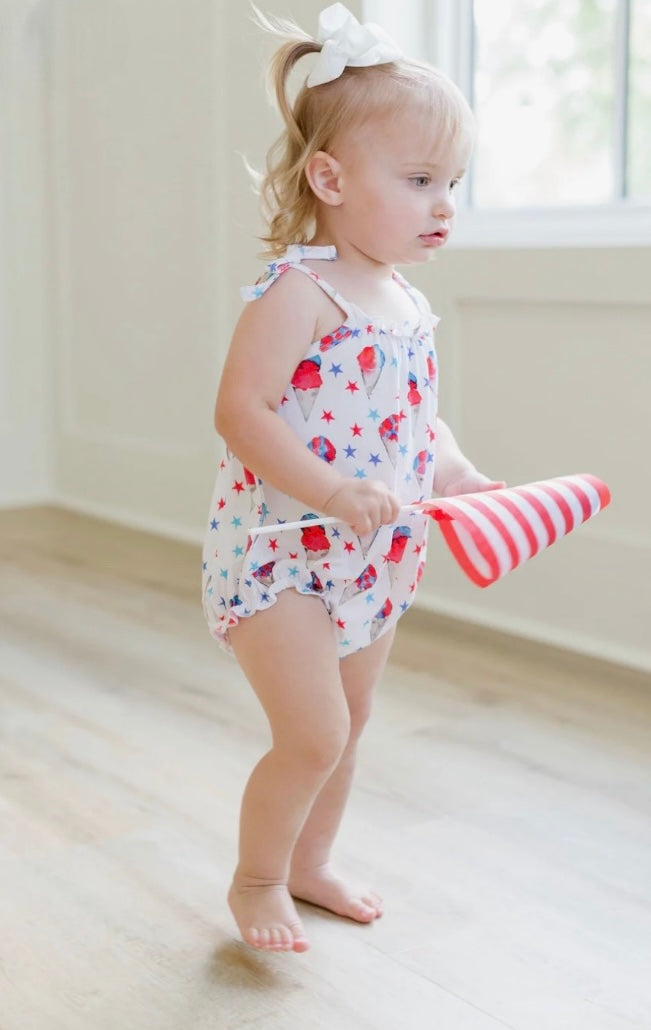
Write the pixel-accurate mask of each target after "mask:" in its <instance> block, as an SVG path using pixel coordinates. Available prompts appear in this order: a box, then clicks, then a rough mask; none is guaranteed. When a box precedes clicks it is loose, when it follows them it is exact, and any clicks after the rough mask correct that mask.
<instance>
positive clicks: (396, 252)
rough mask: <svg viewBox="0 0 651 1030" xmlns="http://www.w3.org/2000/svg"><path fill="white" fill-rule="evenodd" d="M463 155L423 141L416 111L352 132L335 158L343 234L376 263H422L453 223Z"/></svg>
mask: <svg viewBox="0 0 651 1030" xmlns="http://www.w3.org/2000/svg"><path fill="white" fill-rule="evenodd" d="M468 157H469V154H468V153H467V151H466V152H465V153H461V154H460V153H458V152H457V153H455V152H454V149H450V148H449V147H445V146H442V145H441V143H440V142H439V141H437V140H432V139H431V138H428V137H427V135H426V134H425V133H424V132H423V119H422V116H419V115H418V114H416V113H412V114H409V113H405V116H404V117H401V118H400V119H395V120H394V121H392V122H390V123H389V124H388V125H386V124H384V125H382V126H381V127H380V128H378V126H377V125H375V126H372V125H371V126H369V128H368V130H367V131H362V132H361V133H358V134H356V136H355V138H354V139H351V140H350V141H348V142H344V143H343V144H342V148H341V156H340V158H339V161H340V164H341V175H342V178H341V183H342V204H341V207H340V213H341V215H342V216H343V217H342V218H341V223H342V225H343V233H344V235H345V236H346V238H347V239H348V241H349V242H350V243H351V244H352V245H353V246H354V247H355V248H356V249H358V250H359V251H361V252H362V253H363V254H365V255H366V256H368V257H369V258H371V259H372V260H374V261H378V262H380V263H382V264H388V265H393V264H411V263H414V262H417V261H427V260H428V259H429V258H430V257H431V256H432V254H434V253H435V252H436V251H437V250H438V249H439V248H440V247H442V246H443V245H444V244H445V242H446V239H447V236H448V233H449V232H450V230H451V228H452V225H453V222H454V215H455V210H456V205H455V198H454V193H453V191H454V188H455V186H456V184H457V182H458V180H459V178H460V177H461V176H462V175H463V173H464V171H465V163H466V162H467V160H468Z"/></svg>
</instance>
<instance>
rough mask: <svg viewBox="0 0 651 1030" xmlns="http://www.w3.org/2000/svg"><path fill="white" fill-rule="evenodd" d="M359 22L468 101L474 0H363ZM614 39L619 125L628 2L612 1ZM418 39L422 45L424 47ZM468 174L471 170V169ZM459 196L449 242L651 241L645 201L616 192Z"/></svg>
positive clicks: (618, 174) (620, 139)
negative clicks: (518, 202) (511, 201)
mask: <svg viewBox="0 0 651 1030" xmlns="http://www.w3.org/2000/svg"><path fill="white" fill-rule="evenodd" d="M362 7H363V17H364V20H365V21H375V22H378V23H379V24H381V25H382V26H383V27H384V28H385V29H386V30H387V32H389V33H390V34H391V35H393V36H395V37H396V39H397V41H398V42H401V43H402V45H403V46H404V47H405V50H406V51H407V52H408V53H411V54H414V56H416V57H421V58H425V59H426V60H429V61H431V62H432V64H435V65H437V67H439V68H441V69H442V70H443V71H445V72H446V73H447V74H448V75H449V76H450V77H451V78H452V79H453V80H454V81H455V82H456V83H457V84H458V85H459V87H460V88H461V89H462V91H463V93H464V95H465V96H467V97H468V98H469V99H470V100H472V83H473V27H472V0H400V3H399V4H396V3H395V0H363V4H362ZM616 17H617V21H616V41H615V60H616V68H615V75H616V81H615V96H616V100H615V103H616V119H615V120H616V122H617V121H621V124H622V125H624V124H625V121H626V119H625V114H626V102H627V86H628V25H629V18H630V0H618V8H617V16H616ZM423 41H426V42H425V45H423ZM626 149H627V148H626V139H625V133H624V132H623V131H621V132H618V133H617V135H616V138H615V139H614V140H613V166H614V172H615V188H616V190H617V191H618V192H623V190H624V187H625V166H626ZM469 174H470V175H472V169H471V171H470V173H469ZM457 196H458V200H459V203H458V213H457V223H456V226H455V230H454V233H453V234H452V236H451V238H450V242H449V243H448V247H460V248H461V247H463V248H469V249H470V248H472V249H475V248H500V249H501V248H551V247H585V246H592V247H594V246H600V247H625V246H632V247H636V246H647V247H648V246H651V203H650V202H648V201H640V200H636V199H634V198H629V197H621V198H620V199H617V200H613V201H610V202H606V203H603V204H598V205H590V206H583V205H581V206H575V205H567V206H563V207H550V206H546V207H518V208H484V207H472V206H470V205H469V204H468V196H469V183H468V182H467V181H466V182H464V183H462V185H461V187H460V189H459V192H458V194H457Z"/></svg>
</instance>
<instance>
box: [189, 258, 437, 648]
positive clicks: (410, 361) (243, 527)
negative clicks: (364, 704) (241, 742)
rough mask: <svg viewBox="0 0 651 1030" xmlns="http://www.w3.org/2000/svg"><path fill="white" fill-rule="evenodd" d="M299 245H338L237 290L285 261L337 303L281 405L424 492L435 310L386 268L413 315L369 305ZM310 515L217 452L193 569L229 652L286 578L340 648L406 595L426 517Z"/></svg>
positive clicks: (309, 435) (357, 464)
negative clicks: (326, 623) (373, 522)
mask: <svg viewBox="0 0 651 1030" xmlns="http://www.w3.org/2000/svg"><path fill="white" fill-rule="evenodd" d="M304 258H307V259H309V260H315V259H322V260H324V261H335V260H336V258H337V253H336V250H335V248H334V247H310V246H299V245H296V246H292V247H290V248H289V249H288V251H287V252H286V254H285V255H283V257H282V258H279V259H277V260H276V261H274V262H271V263H270V264H269V265H268V266H267V270H266V272H265V273H264V275H263V276H262V278H261V279H260V280H258V282H257V283H256V285H255V286H251V287H244V288H243V289H242V295H243V297H244V299H245V300H254V299H255V298H257V297H261V296H262V294H263V293H265V292H266V290H268V289H269V288H270V287H271V286H273V284H274V283H275V282H276V280H277V279H278V278H279V277H280V276H281V275H283V274H284V272H286V271H287V270H288V269H289V268H294V269H297V270H299V271H301V272H303V273H305V274H306V275H309V277H310V278H311V279H312V280H313V281H314V282H315V283H316V284H317V285H318V286H320V287H321V289H322V290H324V292H325V293H327V294H328V296H329V297H331V298H332V300H333V301H334V303H335V304H337V306H338V307H339V308H341V310H342V311H343V312H345V321H344V322H343V323H342V324H341V325H340V326H339V327H338V328H337V329H335V330H334V331H333V332H332V333H329V334H328V335H327V336H324V337H323V338H322V339H320V340H315V341H314V342H313V343H312V344H310V346H309V347H308V349H307V351H306V352H305V356H304V358H303V359H302V360H301V361H300V362H299V364H298V365H297V367H296V370H295V372H294V374H293V376H292V378H291V380H290V382H288V384H287V389H286V390H285V394H284V396H283V399H282V402H281V404H280V406H279V408H278V412H277V413H278V416H279V417H280V418H282V419H283V420H284V421H285V422H287V424H288V425H289V426H291V428H292V429H293V431H294V432H295V433H296V435H297V436H298V437H300V439H301V440H303V442H304V443H305V446H306V447H309V449H310V450H311V451H312V452H313V453H314V454H315V455H317V456H318V457H319V458H320V459H321V460H322V461H326V462H328V463H329V464H331V465H332V466H333V467H334V468H335V469H337V471H338V472H340V473H341V474H342V475H344V476H349V477H351V478H356V479H366V478H369V479H380V480H383V481H384V482H385V483H386V484H387V486H388V487H389V488H390V489H391V490H392V491H394V492H395V493H396V494H397V495H398V497H399V498H400V499H401V501H402V503H403V504H405V505H407V504H411V503H413V502H415V501H419V500H423V499H425V498H429V497H431V496H432V484H433V480H434V469H435V432H436V410H437V364H436V352H435V348H434V329H435V326H436V324H437V322H438V319H437V318H436V316H435V315H433V314H432V312H431V310H430V307H429V304H428V303H427V301H426V299H425V298H424V297H423V295H422V294H421V293H420V292H419V291H418V290H416V289H414V288H413V287H412V286H410V284H409V283H407V282H406V281H405V280H404V279H403V278H402V276H400V275H399V274H398V273H397V272H396V273H394V279H395V280H396V282H398V283H399V284H400V285H401V286H402V287H403V288H404V289H405V290H406V291H407V293H408V294H409V296H410V297H411V299H412V300H413V302H414V319H413V322H405V323H404V324H396V323H393V324H387V323H383V322H382V321H381V320H379V319H377V318H372V317H371V316H369V315H368V314H366V313H365V312H364V311H361V310H360V309H359V308H358V307H357V306H356V305H355V304H352V303H351V302H350V301H348V300H346V299H345V298H344V297H342V296H341V295H340V294H339V292H338V291H337V290H335V289H334V288H333V287H332V286H331V285H330V284H329V283H328V282H326V281H325V280H324V279H322V278H321V276H320V275H317V274H316V273H315V272H313V271H312V270H311V269H310V268H308V267H307V266H306V265H303V264H302V263H301V262H302V260H303V259H304ZM252 374H254V373H253V372H252ZM315 517H318V516H317V513H316V512H311V511H310V510H309V509H307V508H306V507H305V506H304V505H302V504H301V503H300V502H299V501H296V500H295V499H294V498H292V497H289V496H287V494H284V493H281V492H280V491H279V490H276V489H275V487H273V486H272V485H271V484H270V483H266V482H263V481H262V480H261V479H259V478H258V477H257V476H256V475H255V473H254V472H253V471H250V470H249V469H247V468H245V467H244V466H243V465H242V463H241V462H240V461H238V459H237V458H236V457H235V456H234V455H232V454H230V453H229V452H227V455H226V457H225V459H224V460H223V461H222V462H221V464H220V466H219V471H218V474H217V481H216V484H215V488H214V493H213V497H212V501H211V505H210V513H209V518H208V525H207V529H206V536H205V543H204V549H203V576H202V601H203V610H204V614H205V617H206V620H207V622H208V627H209V629H210V632H211V634H212V635H213V636H214V637H215V638H216V640H217V641H218V642H219V643H220V644H221V645H222V646H223V647H224V648H225V649H226V650H227V651H229V652H230V651H231V647H230V644H229V641H228V629H229V627H230V626H234V625H236V624H237V622H238V620H239V619H241V618H245V617H248V616H250V615H253V614H254V613H255V612H258V611H261V610H263V609H265V608H268V607H270V605H273V604H274V603H275V600H276V597H277V595H278V593H279V592H280V591H281V590H285V589H286V588H288V587H291V588H293V589H294V590H297V591H298V592H299V593H301V594H309V595H312V596H317V597H320V598H321V600H322V601H323V604H324V605H325V607H326V609H327V611H328V612H329V614H330V618H331V620H332V622H333V624H334V626H335V630H336V634H337V638H338V652H339V656H340V657H341V658H344V657H346V655H349V654H352V653H353V652H355V651H358V650H360V649H361V648H363V647H367V646H368V645H369V644H371V643H372V642H373V641H374V640H375V639H377V638H378V637H379V636H380V635H381V634H382V633H384V632H386V631H387V630H388V629H389V628H390V627H392V626H393V625H394V624H395V623H396V622H397V620H398V619H399V618H400V616H401V615H402V614H403V612H405V611H406V610H407V608H408V607H409V606H410V604H411V603H412V601H413V599H414V595H415V591H416V586H417V583H418V581H419V580H420V577H421V575H422V571H423V567H424V563H425V554H426V543H427V530H428V525H429V521H430V520H429V518H428V517H427V516H423V515H421V514H403V515H401V516H399V518H398V520H397V522H396V523H394V524H393V525H389V526H381V527H380V529H379V530H377V532H375V533H372V534H369V535H367V536H366V537H361V538H360V537H358V536H357V535H356V534H355V533H353V531H352V530H351V529H350V527H348V526H346V525H344V524H339V525H334V526H315V525H312V524H311V522H312V520H313V519H314V518H315ZM299 520H303V521H304V522H305V528H303V529H297V530H285V531H282V532H278V533H275V534H273V535H271V536H260V537H256V538H255V539H254V540H253V541H251V538H250V537H249V535H248V530H249V528H251V527H253V526H263V525H272V524H275V523H280V522H296V521H299Z"/></svg>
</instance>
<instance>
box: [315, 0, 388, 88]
mask: <svg viewBox="0 0 651 1030" xmlns="http://www.w3.org/2000/svg"><path fill="white" fill-rule="evenodd" d="M317 40H318V42H319V43H323V49H322V50H321V52H320V53H319V55H318V57H317V60H316V64H315V65H314V67H313V69H312V71H311V72H310V74H309V75H308V77H307V85H308V86H320V85H321V84H322V83H323V82H331V81H332V80H333V79H338V78H339V76H340V75H341V73H342V72H343V70H344V68H345V67H346V66H347V65H351V66H352V67H353V68H362V67H368V66H369V65H373V64H387V63H388V62H389V61H397V60H399V59H400V58H401V57H402V56H403V54H402V52H401V51H400V50H399V49H398V47H397V46H396V44H395V43H394V42H393V40H392V39H391V37H390V36H389V35H388V34H387V33H386V32H385V31H384V29H382V28H380V26H379V25H375V24H374V23H373V22H368V23H366V24H365V25H360V23H359V22H358V21H357V18H355V16H354V15H353V14H351V13H350V11H349V10H347V8H345V7H344V5H343V4H331V5H330V7H326V9H325V10H324V11H321V14H320V15H319V30H318V32H317Z"/></svg>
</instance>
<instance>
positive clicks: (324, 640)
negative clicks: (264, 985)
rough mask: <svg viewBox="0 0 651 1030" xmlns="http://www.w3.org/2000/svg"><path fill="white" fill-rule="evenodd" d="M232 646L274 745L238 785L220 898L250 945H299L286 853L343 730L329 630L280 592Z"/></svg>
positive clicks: (345, 718)
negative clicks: (234, 842)
mask: <svg viewBox="0 0 651 1030" xmlns="http://www.w3.org/2000/svg"><path fill="white" fill-rule="evenodd" d="M231 642H232V645H233V650H234V651H235V654H236V656H237V659H238V661H239V663H240V665H241V667H242V669H243V670H244V672H245V674H246V676H247V678H248V679H249V681H250V683H251V685H252V687H253V689H254V690H255V692H256V694H257V696H258V698H259V700H260V702H261V704H262V706H263V708H264V710H265V712H266V715H267V718H268V719H269V723H270V726H271V733H272V740H273V744H272V748H271V750H270V751H269V752H268V753H267V754H266V755H265V756H264V757H263V758H262V759H261V761H260V762H259V763H258V765H257V766H256V767H255V769H254V770H253V772H252V773H251V777H250V779H249V781H248V783H247V786H246V789H245V791H244V797H243V799H242V813H241V822H240V854H239V863H238V867H237V870H236V872H235V876H234V879H233V885H232V887H231V890H230V893H229V902H230V905H231V909H232V911H233V914H234V916H235V919H236V921H237V923H238V926H239V927H240V931H241V933H242V936H243V937H244V939H245V940H246V941H247V942H248V943H249V944H252V945H254V946H255V947H262V948H273V949H275V950H283V951H285V950H291V949H293V950H295V951H303V950H305V949H306V948H307V946H308V945H307V941H306V940H305V936H304V933H303V928H302V926H301V924H300V921H299V919H298V916H297V914H296V909H295V907H294V903H293V901H292V899H291V897H290V894H289V891H288V889H287V881H288V877H289V865H290V857H291V853H292V851H293V848H294V845H295V843H296V840H297V838H298V835H299V833H300V831H301V828H302V826H303V823H304V822H305V819H306V817H307V815H308V812H309V811H310V809H311V807H312V805H313V803H314V799H315V797H316V796H317V794H318V793H319V791H320V789H321V787H322V786H323V784H324V782H325V781H326V780H327V779H328V777H329V776H330V774H331V773H332V771H333V769H334V768H335V766H336V765H337V763H338V761H339V759H340V757H341V755H342V752H343V750H344V748H345V747H346V741H347V739H348V734H349V729H350V715H349V710H348V705H347V703H346V697H345V694H344V690H343V686H342V681H341V675H340V669H339V660H338V657H337V646H336V638H335V633H334V629H333V626H332V622H331V620H330V617H329V615H328V613H327V611H326V609H325V607H324V606H323V603H322V602H321V601H320V600H319V599H318V598H313V597H305V596H301V595H300V594H298V593H297V592H296V591H294V590H284V591H282V592H281V593H280V594H279V596H278V599H277V601H276V604H274V605H273V606H272V607H271V608H268V609H267V610H265V611H262V612H257V613H256V614H255V615H253V616H252V617H251V618H248V619H242V620H240V622H239V624H238V625H237V626H236V627H235V628H234V629H232V630H231Z"/></svg>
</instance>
